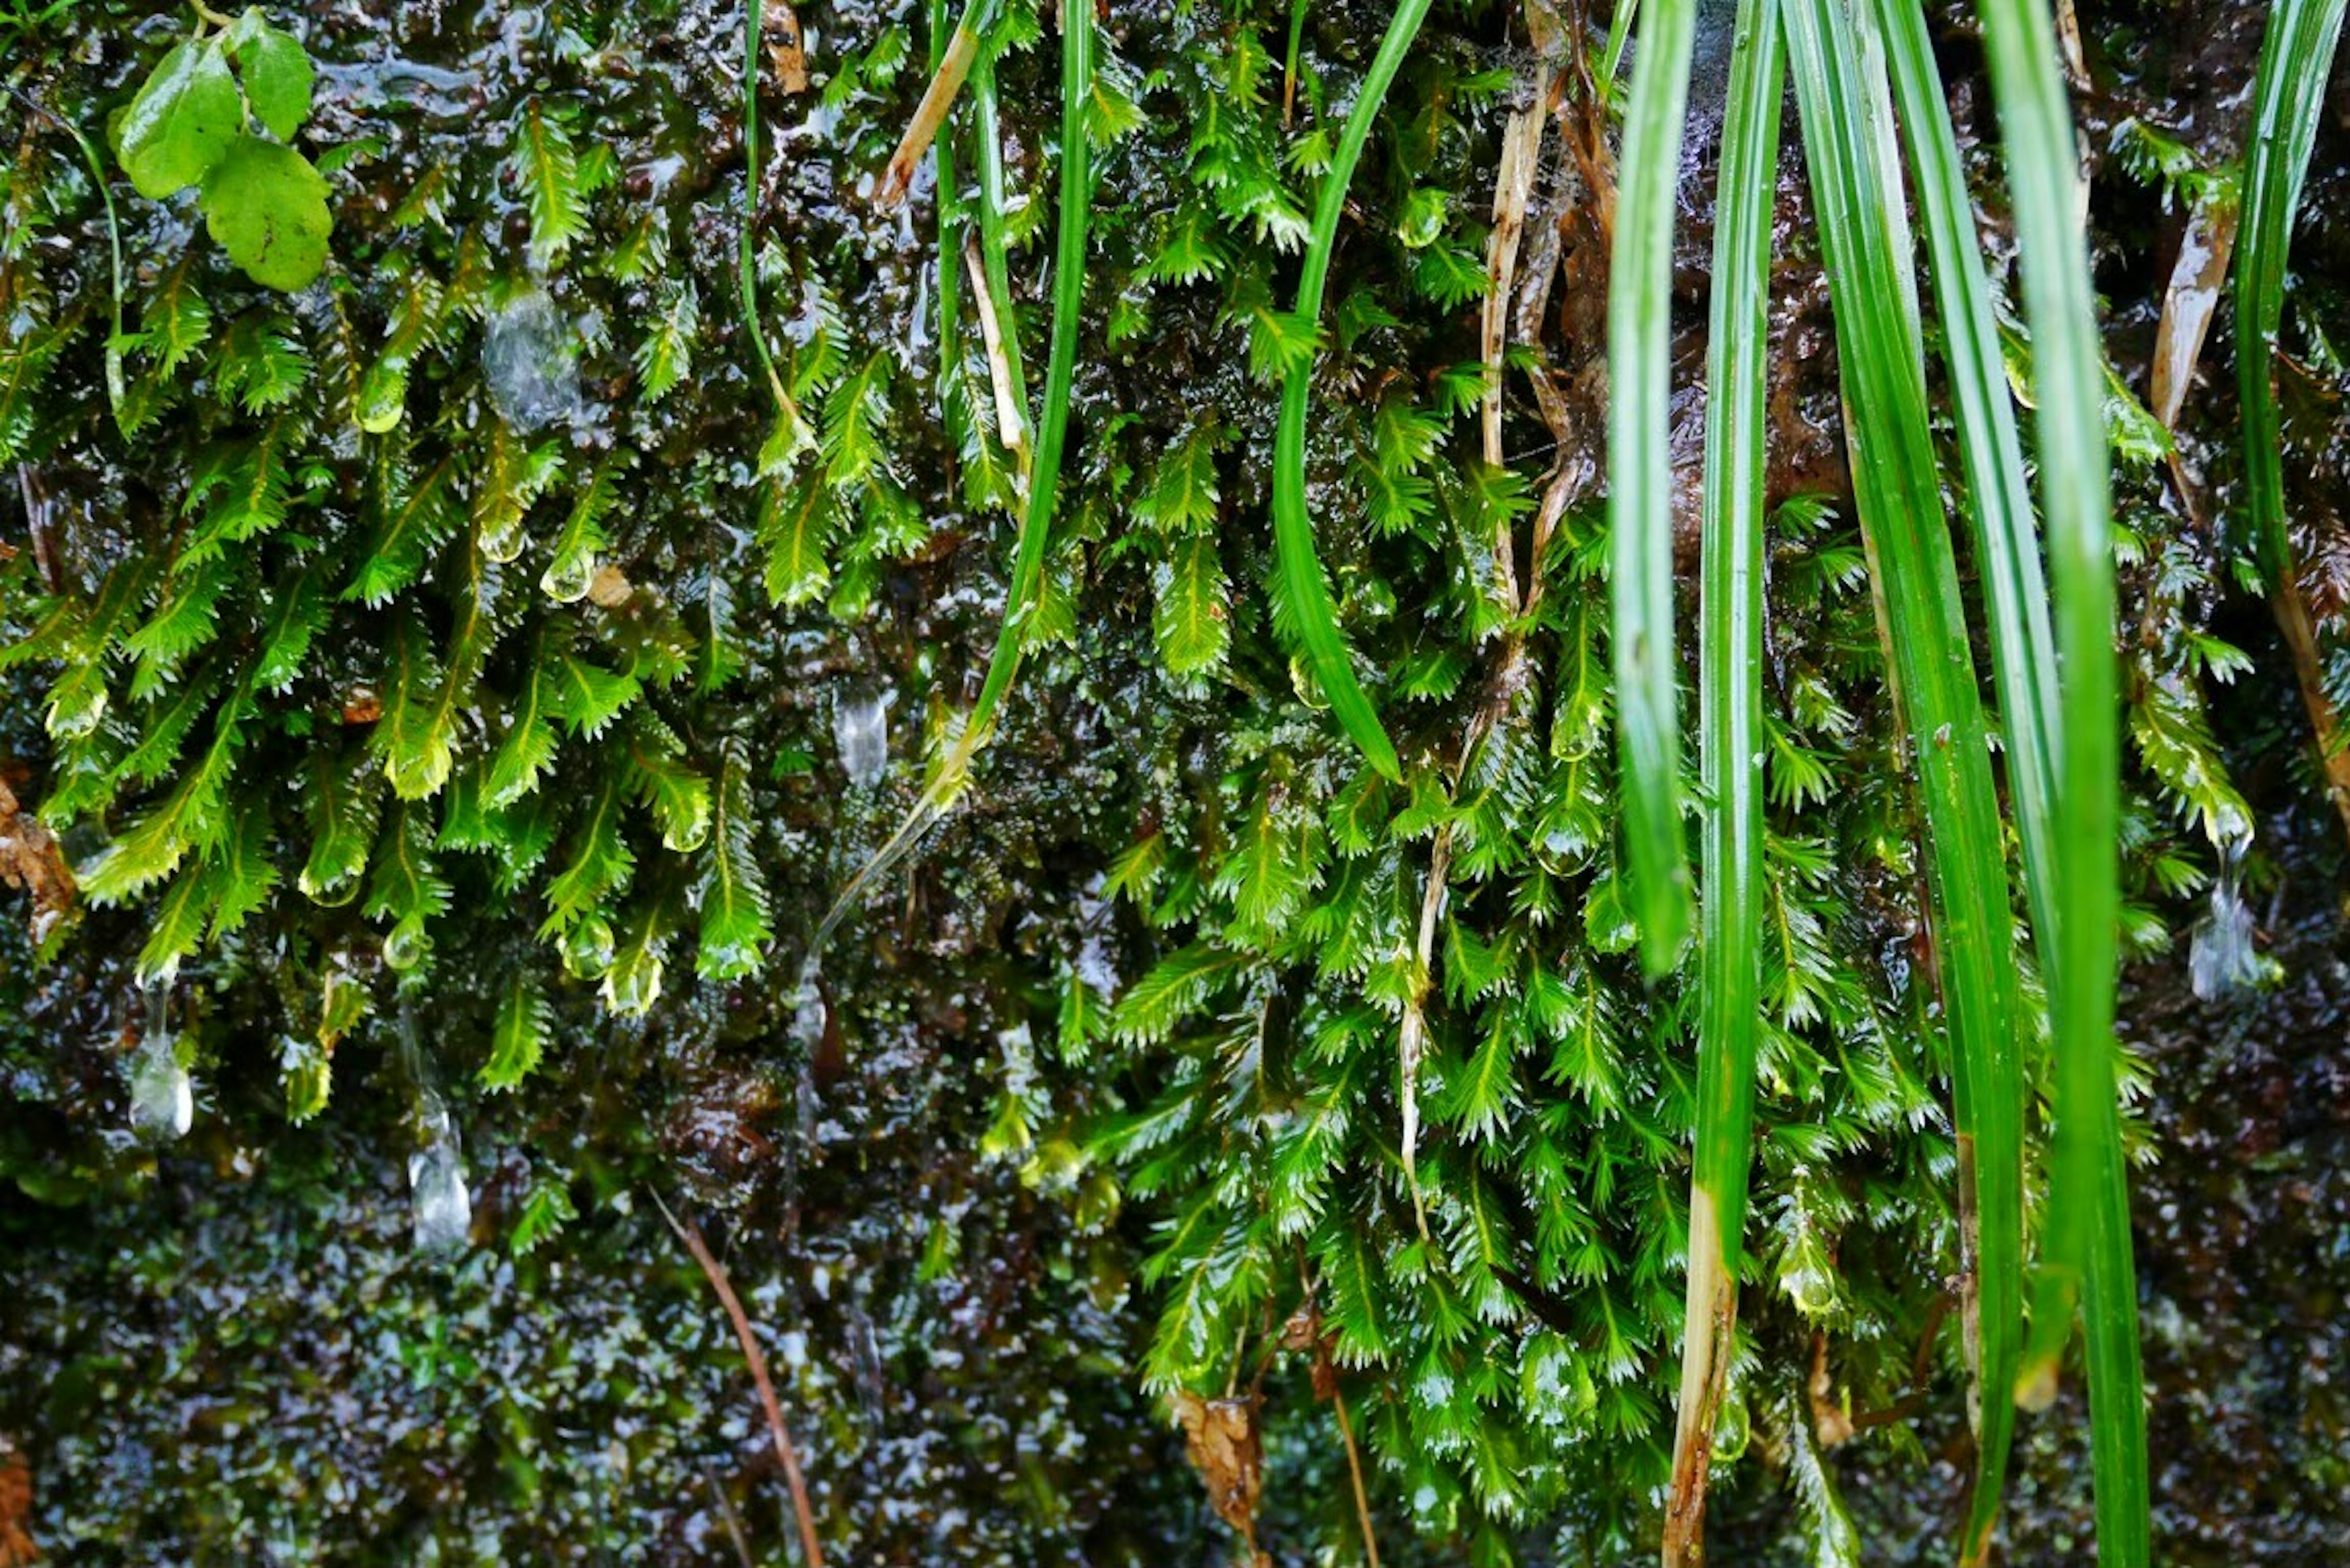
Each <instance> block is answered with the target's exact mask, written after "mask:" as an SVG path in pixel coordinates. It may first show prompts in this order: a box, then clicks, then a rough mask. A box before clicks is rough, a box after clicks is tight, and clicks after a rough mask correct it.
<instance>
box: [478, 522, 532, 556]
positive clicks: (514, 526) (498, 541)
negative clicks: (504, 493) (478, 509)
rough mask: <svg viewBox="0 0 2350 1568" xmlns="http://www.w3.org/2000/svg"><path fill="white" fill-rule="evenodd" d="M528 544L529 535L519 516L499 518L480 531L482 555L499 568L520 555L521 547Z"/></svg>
mask: <svg viewBox="0 0 2350 1568" xmlns="http://www.w3.org/2000/svg"><path fill="white" fill-rule="evenodd" d="M529 542H530V535H529V534H528V533H527V532H525V529H524V528H523V525H522V517H521V515H520V514H515V516H512V517H502V518H499V519H498V520H497V521H496V522H494V524H491V525H490V526H489V527H487V528H484V529H483V530H482V554H483V555H484V556H488V557H489V558H490V559H491V560H493V561H495V562H497V563H498V564H499V565H500V566H504V565H505V564H506V563H507V562H508V561H511V560H513V559H514V558H515V556H519V555H521V554H522V547H523V546H524V545H526V544H528V543H529Z"/></svg>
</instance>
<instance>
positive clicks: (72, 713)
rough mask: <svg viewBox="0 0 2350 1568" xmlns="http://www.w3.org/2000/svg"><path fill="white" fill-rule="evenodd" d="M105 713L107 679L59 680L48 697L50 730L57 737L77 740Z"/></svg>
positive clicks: (88, 731) (94, 725) (90, 729)
mask: <svg viewBox="0 0 2350 1568" xmlns="http://www.w3.org/2000/svg"><path fill="white" fill-rule="evenodd" d="M105 717H106V682H105V681H103V680H60V681H59V682H58V683H57V686H56V688H55V689H54V691H53V693H52V695H51V696H50V698H49V733H50V734H51V735H52V736H54V737H56V738H57V739H58V740H60V741H78V740H80V739H81V738H82V737H83V736H85V735H88V734H89V733H90V732H92V731H94V730H96V729H97V728H98V724H99V720H101V719H103V718H105Z"/></svg>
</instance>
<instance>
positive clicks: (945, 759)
mask: <svg viewBox="0 0 2350 1568" xmlns="http://www.w3.org/2000/svg"><path fill="white" fill-rule="evenodd" d="M1093 73H1094V12H1093V7H1092V6H1090V5H1082V4H1080V5H1069V6H1067V7H1066V8H1064V10H1063V12H1062V31H1061V214H1060V228H1059V235H1058V239H1057V241H1056V243H1055V248H1054V257H1053V341H1052V345H1051V348H1050V351H1049V356H1048V358H1047V359H1046V361H1045V402H1044V407H1043V408H1042V410H1039V414H1038V419H1037V430H1036V447H1035V466H1034V468H1033V470H1032V471H1031V473H1030V476H1029V484H1028V499H1027V507H1026V510H1025V511H1024V513H1023V514H1022V516H1021V522H1020V537H1019V540H1018V543H1017V544H1016V545H1014V550H1013V558H1012V581H1011V583H1010V585H1009V587H1007V588H1006V590H1005V594H1004V600H1003V627H1002V628H1001V629H999V630H998V631H997V633H996V635H995V651H994V652H993V655H992V656H991V657H990V658H989V659H988V665H987V678H986V680H984V681H983V682H982V683H981V686H980V689H979V700H978V701H976V702H974V703H972V710H971V712H970V714H969V715H968V716H967V717H966V718H965V719H964V721H963V725H962V733H961V734H959V735H958V736H957V737H956V738H955V740H954V742H953V743H952V744H951V746H950V747H949V748H948V750H947V752H946V753H945V754H944V755H943V756H941V758H939V759H938V761H937V763H935V764H934V766H933V768H932V771H931V780H930V783H929V784H927V785H926V786H925V787H924V789H923V791H922V796H921V798H920V800H918V801H916V802H915V803H914V807H913V809H912V810H911V811H910V812H908V813H907V814H906V818H905V820H904V821H903V822H901V823H899V826H898V829H897V831H896V832H895V833H893V834H891V835H890V836H889V842H888V843H886V844H884V845H883V846H881V847H880V848H879V850H877V851H875V852H874V855H873V857H872V858H871V859H870V860H868V861H867V862H866V863H865V865H864V867H862V868H861V869H859V870H858V873H857V875H856V876H854V877H850V878H849V880H848V885H847V887H845V888H842V889H841V891H840V893H839V895H838V897H837V898H834V899H833V901H832V908H831V909H828V910H827V911H826V913H825V917H824V919H823V921H822V922H821V923H820V924H819V925H818V926H817V927H816V935H815V936H814V937H813V938H812V939H811V940H809V943H808V951H807V957H806V960H805V961H804V962H803V964H802V968H801V984H802V989H803V991H806V988H807V987H809V986H811V985H813V983H814V979H815V975H816V967H817V964H818V962H819V961H820V960H821V957H822V955H823V952H824V947H825V943H826V942H827V941H828V940H831V937H832V933H833V931H834V930H835V929H837V928H838V927H839V925H840V922H841V920H842V919H845V918H846V917H847V913H848V911H849V910H850V909H854V908H855V907H856V905H857V901H858V898H860V897H862V896H863V894H864V891H865V889H866V888H868V887H869V886H871V885H872V884H873V882H874V881H875V880H876V879H878V878H879V877H881V876H883V875H884V874H886V873H887V872H888V871H889V868H890V867H893V866H895V865H897V864H898V862H899V861H900V860H902V859H904V858H905V857H906V856H907V855H909V854H910V853H911V852H912V851H913V849H914V846H916V845H918V844H920V842H921V840H922V836H923V835H924V834H926V833H928V832H929V831H930V829H931V825H932V824H934V823H936V822H937V821H938V819H939V818H940V816H941V815H943V814H944V813H945V811H946V810H947V808H948V807H949V806H951V805H953V804H954V802H955V799H956V797H957V796H959V795H960V794H962V787H963V784H965V783H966V782H967V781H968V779H969V778H970V774H971V763H972V759H973V758H974V757H976V756H977V755H978V754H979V753H980V751H981V749H982V748H983V747H984V746H985V745H986V744H987V742H988V740H989V738H990V737H991V736H992V735H993V733H994V731H995V714H996V710H997V709H998V708H999V707H1001V706H1002V705H1003V697H1004V694H1005V692H1007V691H1010V690H1011V687H1012V680H1013V677H1014V676H1015V675H1016V674H1018V673H1019V670H1020V656H1021V654H1022V652H1023V651H1024V649H1025V648H1026V639H1027V627H1028V621H1029V618H1031V617H1032V616H1034V615H1035V611H1036V607H1037V605H1038V603H1039V602H1040V601H1041V599H1042V597H1043V595H1042V593H1041V591H1040V590H1041V589H1042V587H1043V585H1044V578H1045V543H1046V541H1047V539H1048V538H1049V537H1050V536H1051V534H1052V531H1053V512H1054V507H1055V503H1056V502H1057V501H1058V499H1059V495H1060V481H1061V452H1062V447H1063V444H1064V442H1065V441H1066V437H1067V434H1068V428H1069V392H1070V388H1071V386H1072V385H1073V383H1074V382H1075V380H1076V365H1077V325H1078V314H1079V312H1080V310H1081V309H1082V307H1083V306H1084V303H1085V288H1086V250H1087V235H1088V233H1089V230H1090V221H1091V217H1092V204H1093V189H1094V185H1093V154H1092V149H1091V148H1090V147H1089V146H1088V144H1087V140H1086V99H1087V95H1088V94H1089V93H1090V92H1091V91H1092V88H1093Z"/></svg>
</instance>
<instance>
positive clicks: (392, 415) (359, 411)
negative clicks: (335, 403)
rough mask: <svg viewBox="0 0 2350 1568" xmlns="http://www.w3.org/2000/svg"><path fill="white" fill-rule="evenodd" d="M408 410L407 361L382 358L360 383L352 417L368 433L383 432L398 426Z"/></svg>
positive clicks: (378, 433)
mask: <svg viewBox="0 0 2350 1568" xmlns="http://www.w3.org/2000/svg"><path fill="white" fill-rule="evenodd" d="M407 412H408V361H407V360H405V359H396V358H395V359H381V360H379V361H377V362H376V363H375V364H374V365H373V366H371V367H370V368H369V370H368V373H367V377H366V379H364V380H362V381H361V382H360V383H359V403H358V407H357V408H356V409H354V410H352V418H354V419H355V420H357V421H359V429H361V430H363V431H367V432H368V434H369V435H382V434H383V433H384V432H385V431H390V430H395V429H397V428H399V425H400V420H401V419H402V418H403V417H405V416H406V414H407Z"/></svg>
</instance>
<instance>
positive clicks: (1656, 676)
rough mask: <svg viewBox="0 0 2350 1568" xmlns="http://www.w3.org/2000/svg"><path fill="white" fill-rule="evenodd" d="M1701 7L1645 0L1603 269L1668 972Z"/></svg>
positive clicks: (1626, 782) (1633, 842)
mask: <svg viewBox="0 0 2350 1568" xmlns="http://www.w3.org/2000/svg"><path fill="white" fill-rule="evenodd" d="M1696 36H1697V0H1648V5H1647V7H1646V12H1645V14H1644V15H1643V16H1642V17H1641V20H1640V47H1639V50H1638V54H1637V55H1636V56H1635V57H1634V58H1633V61H1632V96H1631V103H1630V107H1629V109H1627V113H1626V117H1625V123H1624V155H1623V161H1622V166H1621V170H1620V175H1619V183H1618V186H1617V198H1616V236H1615V249H1614V252H1613V254H1612V255H1611V258H1610V261H1609V265H1608V273H1607V379H1608V393H1609V395H1608V406H1607V495H1608V505H1607V511H1608V549H1609V564H1608V574H1609V588H1610V595H1611V602H1612V607H1613V617H1614V618H1613V621H1612V623H1611V626H1610V629H1609V633H1608V641H1609V643H1610V644H1611V645H1612V647H1613V649H1614V653H1615V666H1616V734H1617V756H1618V759H1619V762H1620V764H1621V773H1622V779H1623V789H1622V796H1623V805H1624V844H1625V854H1626V860H1627V873H1628V877H1629V884H1630V893H1631V908H1632V911H1633V915H1634V918H1635V919H1636V920H1637V922H1638V926H1639V929H1640V958H1641V961H1642V963H1643V964H1644V966H1645V967H1646V968H1647V970H1648V973H1649V974H1650V975H1652V976H1653V975H1659V974H1662V973H1664V972H1665V971H1667V970H1669V969H1670V968H1672V966H1673V961H1674V960H1675V959H1676V958H1677V957H1678V956H1679V952H1680V948H1681V943H1682V941H1683V940H1685V939H1686V938H1687V937H1688V934H1689V901H1690V899H1689V857H1688V856H1687V854H1686V853H1685V852H1684V850H1683V847H1682V844H1681V812H1680V798H1681V790H1680V754H1681V746H1680V729H1679V720H1678V717H1677V714H1676V708H1677V705H1678V704H1677V701H1676V693H1675V691H1674V680H1675V670H1676V660H1675V659H1674V657H1673V513H1672V494H1673V472H1672V454H1671V452H1670V450H1669V443H1668V437H1669V430H1670V426H1671V421H1672V345H1671V337H1672V313H1673V298H1672V289H1673V213H1674V209H1675V207H1676V205H1677V204H1678V202H1679V185H1680V167H1681V125H1682V121H1683V119H1685V118H1686V113H1687V109H1688V105H1689V77H1690V51H1691V48H1692V47H1693V45H1694V42H1695V39H1696Z"/></svg>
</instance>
